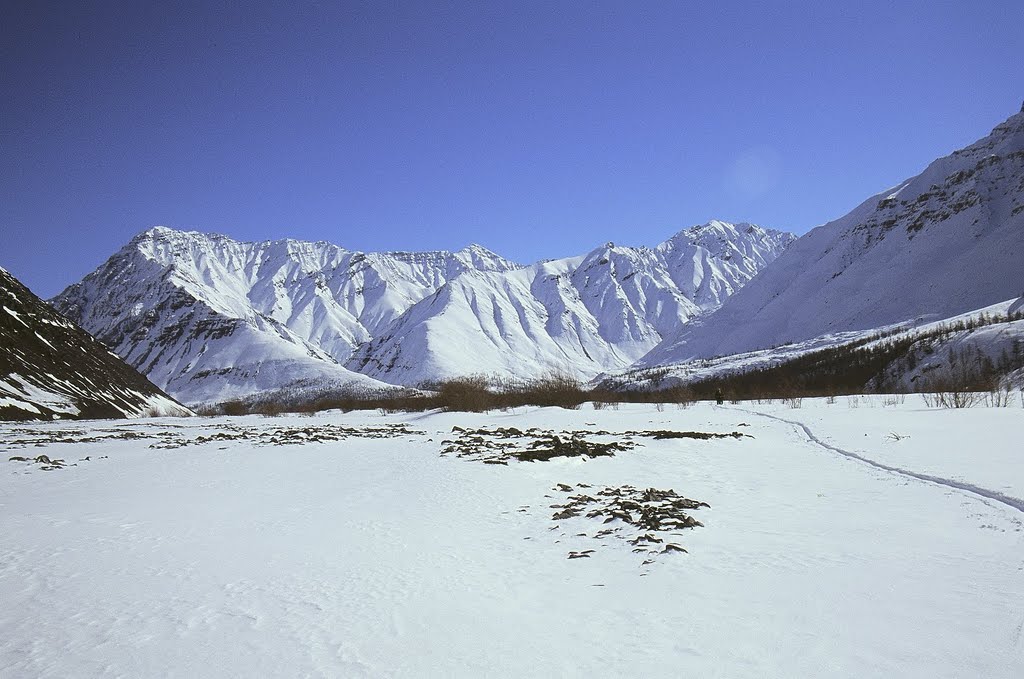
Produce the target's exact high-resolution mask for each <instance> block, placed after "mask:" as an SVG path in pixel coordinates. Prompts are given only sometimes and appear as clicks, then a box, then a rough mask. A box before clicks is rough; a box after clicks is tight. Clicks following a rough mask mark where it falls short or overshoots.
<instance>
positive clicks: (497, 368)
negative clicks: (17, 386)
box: [53, 222, 793, 403]
mask: <svg viewBox="0 0 1024 679" xmlns="http://www.w3.org/2000/svg"><path fill="white" fill-rule="evenodd" d="M792 240H793V236H792V235H791V234H785V233H781V232H778V231H772V230H766V229H761V228H760V227H756V226H753V225H749V224H741V225H732V224H726V223H724V222H711V223H709V224H706V225H703V226H700V227H694V228H692V229H687V230H685V231H682V232H680V233H679V234H677V235H676V236H675V237H673V238H672V239H670V240H669V241H667V242H666V243H663V244H662V245H660V246H658V247H657V248H654V249H649V248H623V247H615V246H612V245H610V244H609V245H608V246H605V247H603V248H598V249H597V250H595V251H593V252H591V253H590V254H588V255H586V256H583V257H576V258H571V259H565V260H557V261H553V262H544V263H540V264H537V265H534V266H532V267H522V266H520V265H518V264H515V263H513V262H510V261H508V260H505V259H503V258H502V257H499V256H498V255H496V254H494V253H492V252H490V251H488V250H486V249H484V248H482V247H480V246H476V245H474V246H470V247H468V248H466V249H464V250H460V251H458V252H454V253H452V252H427V253H361V252H353V251H349V250H345V249H343V248H340V247H337V246H335V245H331V244H329V243H324V242H317V243H308V242H300V241H293V240H283V241H270V242H260V243H243V242H238V241H235V240H232V239H230V238H227V237H225V236H219V235H212V234H201V233H195V232H182V231H176V230H173V229H168V228H164V227H155V228H153V229H150V230H148V231H146V232H144V233H142V234H140V235H139V236H137V237H136V238H134V239H133V240H132V241H131V242H130V243H128V244H127V245H126V246H125V247H124V248H122V249H121V250H120V251H119V252H118V253H116V254H115V255H114V256H113V257H111V258H110V259H109V260H108V261H107V262H106V263H104V264H103V265H102V266H100V268H98V269H97V270H96V271H94V272H93V273H91V274H89V275H88V276H86V277H85V279H83V280H82V282H80V283H78V284H75V285H73V286H71V287H69V288H68V289H67V290H65V291H64V292H62V293H61V294H60V295H59V296H58V297H57V298H56V299H54V300H53V303H54V305H55V306H56V307H57V308H58V309H59V310H60V311H61V312H62V313H64V314H66V315H68V316H69V317H71V318H73V319H75V320H76V321H78V322H79V323H81V324H82V325H83V327H85V328H87V329H88V330H89V331H90V332H92V333H93V334H94V335H95V336H96V337H98V338H99V339H100V340H102V341H103V342H104V343H106V344H107V345H108V346H110V347H111V348H112V349H113V350H114V351H116V352H117V353H118V354H119V355H121V356H122V357H124V359H125V360H126V361H128V362H129V363H130V364H132V365H134V366H136V367H137V368H138V369H139V370H140V371H142V372H143V373H145V374H146V375H148V376H149V377H150V379H152V380H153V381H154V382H155V383H156V384H157V385H159V386H161V387H162V388H164V389H166V390H167V391H168V392H169V393H172V394H174V395H176V396H177V397H178V398H180V399H182V400H184V401H186V402H191V403H197V402H208V401H217V400H224V399H227V398H231V397H235V396H243V395H248V394H252V393H255V392H259V391H265V390H269V389H277V388H281V387H286V386H287V385H289V384H295V383H302V382H308V381H310V380H317V381H320V382H324V381H327V382H330V383H332V384H334V385H339V384H342V385H344V384H348V385H350V386H351V387H352V388H353V389H378V388H382V387H385V386H386V385H385V384H383V382H388V383H399V384H414V383H417V382H419V381H422V380H432V379H442V378H445V377H451V376H455V375H463V374H468V373H472V372H485V373H488V374H491V373H497V374H506V375H514V376H516V377H529V376H534V375H537V374H541V373H543V372H547V371H550V370H552V369H560V370H566V371H568V372H572V373H574V374H578V375H581V376H587V375H594V374H596V373H598V372H600V371H602V370H606V369H612V368H616V367H621V366H623V365H626V364H628V363H630V362H632V361H633V360H635V359H636V358H638V357H639V356H641V355H642V354H644V353H645V352H646V351H648V350H649V349H650V348H651V347H653V346H654V345H655V344H656V343H657V342H658V341H659V340H660V339H661V337H662V335H664V334H665V333H667V332H670V331H671V330H673V329H675V328H676V327H677V326H678V325H679V324H680V323H683V322H685V321H687V320H688V319H690V318H692V317H693V316H695V315H698V314H700V313H702V312H703V311H705V310H707V309H712V308H714V307H716V306H717V305H718V304H720V303H721V301H722V300H723V299H724V298H725V297H727V296H728V295H730V294H731V293H732V292H733V291H735V290H736V289H738V288H740V287H741V286H742V285H743V284H744V283H746V281H748V280H749V279H750V278H751V277H752V276H753V275H754V274H755V273H757V271H759V270H760V269H761V268H762V267H763V266H764V265H765V264H766V263H767V262H770V261H772V260H773V259H774V258H775V257H776V256H778V254H779V252H781V251H782V249H784V248H785V247H786V245H788V244H789V243H790V242H791V241H792ZM357 349H358V351H357ZM346 365H347V368H346V367H345V366H346ZM353 369H355V370H358V371H359V372H365V373H366V374H367V375H370V377H367V376H365V375H362V374H357V373H356V372H354V371H353ZM372 378H377V379H376V380H375V379H372ZM377 380H382V381H383V382H379V381H377Z"/></svg>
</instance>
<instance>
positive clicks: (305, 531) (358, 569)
mask: <svg viewBox="0 0 1024 679" xmlns="http://www.w3.org/2000/svg"><path fill="white" fill-rule="evenodd" d="M775 418H782V419H775ZM783 420H786V421H783ZM397 424H404V425H406V426H405V427H394V426H392V425H397ZM1022 425H1024V409H1022V408H1021V407H1020V404H1019V403H1018V404H1016V407H1014V408H1005V409H989V408H973V409H968V410H957V411H953V410H936V409H927V408H925V407H924V406H923V404H922V403H921V402H920V401H918V400H917V399H916V398H915V397H908V398H907V399H906V402H905V403H902V404H897V405H890V406H885V405H884V399H883V398H882V397H874V398H864V397H862V398H852V399H847V398H845V397H842V398H839V399H837V400H836V402H835V403H833V404H828V403H826V402H825V401H824V400H810V399H807V400H804V401H803V403H802V407H801V408H796V409H793V408H789V407H786V405H785V404H782V403H778V402H777V403H775V404H773V405H757V404H750V403H743V404H739V405H726V406H723V407H716V406H713V405H709V404H700V405H696V406H693V407H691V408H688V409H676V408H675V407H674V406H666V407H665V409H664V410H663V411H661V412H659V411H658V410H657V409H656V408H655V407H653V406H636V405H629V406H627V405H623V406H622V407H621V408H620V409H618V410H613V409H605V410H601V411H595V410H593V409H592V408H591V406H590V405H585V406H583V408H581V409H580V410H578V411H566V410H560V409H519V410H517V411H515V412H507V413H502V412H498V413H489V414H460V413H432V414H426V415H423V414H408V415H406V414H397V415H381V414H377V413H349V414H340V413H328V414H322V415H320V416H316V417H279V418H262V417H246V418H236V419H230V418H218V419H200V418H195V419H190V420H186V419H160V420H140V421H134V422H130V423H112V422H87V423H52V424H44V425H18V424H3V425H0V452H2V453H3V459H2V461H0V465H3V466H2V467H0V471H2V473H0V601H2V606H0V676H4V677H37V676H38V677H120V676H125V677H162V676H174V677H256V676H267V677H269V676H274V677H302V676H313V677H320V676H322V677H363V676H366V677H453V676H464V677H487V676H511V677H553V676H588V677H595V676H608V677H626V676H630V677H653V676H683V675H692V676H705V677H810V676H833V677H865V676H902V677H929V678H930V677H1007V678H1010V677H1020V676H1024V532H1022V531H1024V501H1022V499H1024V445H1022V444H1021V439H1020V437H1021V432H1022V431H1024V426H1022ZM453 427H462V428H466V429H469V430H475V429H477V428H488V429H494V428H497V427H505V428H516V429H519V430H524V431H525V430H526V429H528V428H530V427H538V428H540V429H545V430H553V431H555V432H565V431H596V430H604V431H606V432H609V434H602V435H591V436H587V437H584V438H585V440H588V441H590V442H596V443H611V442H623V441H624V442H627V443H632V444H634V447H632V448H631V449H628V450H620V451H617V452H615V454H614V456H611V457H594V458H591V459H584V458H581V457H572V458H555V459H553V460H550V461H544V462H519V461H517V460H515V459H505V460H504V461H505V462H507V464H486V463H484V461H483V459H486V458H487V456H486V455H476V456H467V457H458V456H457V455H456V454H455V453H449V454H446V455H442V454H441V450H442V449H443V448H445V447H446V446H448V445H450V444H445V443H443V441H445V440H459V439H460V438H464V439H466V440H469V439H472V438H473V437H475V436H477V435H475V434H473V433H472V431H470V432H468V433H459V432H455V433H453V431H452V430H453ZM657 430H673V431H695V432H708V433H712V432H713V433H733V432H736V433H738V434H742V436H739V437H732V436H730V437H727V438H715V439H709V440H702V439H693V438H669V439H659V438H654V437H652V436H650V435H647V434H645V433H644V432H650V431H657ZM626 432H635V433H634V434H632V435H630V436H625V435H624V434H625V433H626ZM218 434H219V436H218ZM510 436H511V438H501V437H497V436H495V437H487V436H483V437H481V438H482V439H484V440H485V443H484V444H481V445H484V446H486V445H490V444H489V443H487V442H490V441H494V442H497V443H495V445H499V444H502V443H503V442H504V443H505V444H508V445H511V446H512V448H515V447H516V446H519V448H524V447H525V446H527V445H528V443H529V440H530V439H529V438H528V437H525V434H524V437H522V438H517V437H516V436H515V435H510ZM200 437H209V438H208V439H200ZM812 437H813V438H812ZM534 438H536V437H534ZM56 439H65V440H66V441H63V442H62V441H57V440H56ZM569 439H570V437H568V436H565V435H560V439H559V440H560V441H563V442H566V441H569ZM303 441H305V442H303ZM478 444H479V441H478ZM40 455H46V456H47V457H48V458H49V459H51V460H52V459H58V458H60V459H63V460H64V461H65V465H66V466H63V467H57V468H50V469H44V467H54V465H47V464H46V463H45V460H44V461H42V462H35V461H34V459H35V458H37V457H38V456H40ZM854 456H859V458H862V459H857V457H854ZM9 457H25V458H29V460H30V461H17V460H16V461H8V458H9ZM87 457H88V458H89V459H88V460H86V459H85V458H87ZM490 459H491V461H496V459H495V458H494V457H493V456H492V457H491V458H490ZM72 465H77V466H72ZM559 484H565V486H562V487H560V486H559ZM570 486H571V488H570V489H569V490H566V488H568V487H570ZM624 486H632V487H634V488H636V489H637V491H636V492H637V493H639V492H640V491H642V490H644V489H646V488H656V489H661V490H668V489H673V490H674V491H675V492H676V493H677V494H678V495H679V496H682V497H685V498H690V499H693V500H695V501H698V502H705V503H707V504H708V505H710V508H708V507H699V508H695V509H687V510H686V511H685V514H686V515H689V516H690V517H692V518H693V519H696V520H698V521H699V522H701V523H702V524H703V527H700V526H698V527H695V528H683V529H676V528H669V529H665V530H662V531H653V530H647V529H643V530H640V529H634V527H633V526H630V525H628V524H626V523H625V522H624V521H623V520H622V519H621V518H614V517H612V520H611V521H609V522H608V523H605V519H606V518H607V517H608V516H609V514H608V513H607V511H610V510H606V513H604V514H601V515H599V516H595V517H593V518H586V516H585V513H580V515H579V516H574V517H566V518H562V519H560V520H553V519H552V516H553V515H555V514H558V513H560V512H562V511H564V508H565V507H566V506H567V505H570V504H572V501H570V500H569V498H572V497H576V498H582V497H584V496H585V497H589V498H591V499H593V500H595V503H591V504H588V505H586V509H587V510H589V509H590V508H593V507H599V506H600V505H601V503H604V504H605V505H608V503H609V502H612V501H613V500H614V499H615V498H616V497H618V496H616V495H615V493H616V492H617V493H622V494H624V495H623V497H625V495H629V494H630V493H631V492H632V491H630V490H629V489H628V488H627V489H624V488H623V487H624ZM605 489H608V490H605ZM601 493H604V494H601ZM633 497H634V499H635V497H636V494H635V493H634V495H633ZM667 497H668V498H669V499H668V500H665V499H664V498H665V496H659V498H661V499H658V498H655V500H654V501H653V502H654V504H655V505H658V503H660V505H659V506H662V507H664V506H666V503H669V504H671V502H672V501H673V500H672V496H667ZM649 499H650V498H648V500H649ZM580 502H581V503H582V502H584V500H580ZM552 505H558V506H556V507H552ZM621 506H627V508H628V507H629V506H628V505H621ZM629 512H630V513H631V514H632V515H634V516H635V515H637V514H638V512H639V510H637V509H636V507H635V506H633V509H631V510H629ZM600 532H604V534H603V535H602V536H601V537H595V536H596V535H597V534H598V533H600ZM581 533H583V534H585V535H580V534H581ZM642 535H648V536H649V539H647V540H644V539H640V540H638V539H637V538H638V537H640V536H642ZM630 540H632V541H633V544H631V542H630ZM657 540H662V542H657ZM670 543H671V544H675V545H678V546H680V547H682V548H685V549H686V550H687V552H686V553H684V552H680V551H677V550H675V549H668V550H667V551H666V547H665V545H667V544H670ZM586 550H593V552H589V553H587V552H586ZM634 550H640V551H634ZM570 553H575V554H576V555H581V554H584V553H586V556H580V558H572V559H570V558H568V557H569V555H570ZM645 562H647V563H645Z"/></svg>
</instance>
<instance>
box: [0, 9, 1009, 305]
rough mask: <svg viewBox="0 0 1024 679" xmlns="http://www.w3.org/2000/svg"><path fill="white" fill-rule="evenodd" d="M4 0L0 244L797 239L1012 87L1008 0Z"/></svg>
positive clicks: (59, 279) (937, 149)
mask: <svg viewBox="0 0 1024 679" xmlns="http://www.w3.org/2000/svg"><path fill="white" fill-rule="evenodd" d="M897 4H898V6H894V5H893V3H889V2H866V3H857V4H856V5H855V6H833V5H832V3H808V4H803V3H799V2H796V3H786V4H785V5H784V6H776V5H774V4H767V5H762V4H761V3H753V2H751V3H715V4H713V5H709V4H707V3H702V4H693V3H682V2H678V3H677V2H652V3H642V4H638V5H636V6H634V5H633V4H630V3H620V2H596V3H586V4H584V5H580V4H579V3H568V2H554V3H552V2H543V3H541V2H516V3H508V4H505V3H478V2H465V3H460V2H444V3H434V2H409V3H401V4H398V5H396V4H393V3H386V4H385V3H377V2H366V3H362V2H337V3H309V2H301V3H262V2H251V3H235V4H232V5H225V6H215V3H196V4H195V5H190V6H182V5H178V4H177V3H115V2H82V3H71V4H68V3H19V4H18V6H10V7H6V8H5V11H4V20H3V22H2V25H0V40H2V46H3V49H2V50H0V83H2V85H0V94H2V97H0V101H2V103H0V111H2V113H3V115H2V116H0V139H2V144H3V153H2V154H0V176H2V180H0V243H2V248H0V265H3V266H4V267H7V268H8V269H10V270H11V272H12V273H14V274H15V275H16V276H18V277H19V278H20V279H21V280H22V281H24V282H25V283H26V284H27V285H29V287H30V288H32V290H33V291H34V292H36V293H38V294H40V295H42V296H44V297H45V296H50V295H52V294H55V293H56V292H58V291H59V290H61V289H62V288H64V286H65V285H67V284H69V283H71V282H73V281H75V280H77V279H79V278H81V277H82V276H83V275H84V274H85V273H87V272H88V271H90V270H92V269H93V268H95V267H96V266H97V265H98V264H99V263H100V262H102V261H103V260H104V259H105V258H106V257H107V256H108V255H109V253H110V252H112V251H114V250H116V249H117V248H118V247H119V246H120V245H122V244H123V243H124V242H126V241H127V240H128V239H129V238H130V237H131V236H132V235H133V234H135V233H137V232H139V231H142V230H143V229H145V228H147V227H149V226H152V225H155V224H165V225H168V226H172V227H177V228H191V229H199V230H203V231H216V232H222V233H227V234H229V235H231V236H233V237H235V238H239V239H244V240H255V239H267V238H284V237H292V238H303V239H308V240H327V241H330V242H333V243H337V244H339V245H341V246H343V247H347V248H352V249H359V250H369V251H375V250H395V249H403V250H426V249H441V248H443V249H452V250H455V249H458V248H461V247H463V246H464V245H466V244H468V243H470V242H479V243H482V244H483V245H486V246H487V247H489V248H492V249H494V250H496V251H498V252H501V253H502V254H504V255H506V256H510V257H513V258H515V259H517V260H519V261H521V262H531V261H534V260H537V259H540V258H547V257H558V256H564V255H567V254H572V253H575V252H578V251H581V249H583V248H585V247H588V246H589V245H591V244H592V243H594V242H598V241H601V240H614V241H624V242H628V243H629V244H654V243H656V242H658V241H659V240H661V239H662V238H663V237H664V234H666V233H671V232H673V231H675V230H678V229H679V228H682V227H684V226H688V225H691V224H697V223H701V222H704V221H707V220H708V219H711V218H722V219H729V220H734V221H740V220H747V221H753V222H757V223H760V224H764V225H766V226H772V227H776V228H780V229H787V230H792V231H795V232H797V233H802V232H804V231H806V230H807V229H809V228H811V227H813V226H816V225H818V224H820V223H823V222H825V221H828V220H830V219H834V218H836V217H839V216H840V215H842V214H844V213H845V212H847V211H848V210H849V209H850V208H852V207H853V206H854V205H855V204H857V203H858V202H859V201H860V200H861V199H862V198H863V197H864V196H865V195H871V194H873V193H876V192H878V191H880V190H882V189H884V188H885V187H887V186H891V185H894V184H896V183H897V182H899V181H901V180H902V179H905V178H907V177H910V176H912V175H915V174H917V173H918V172H920V171H921V170H922V169H923V167H924V166H925V165H926V164H927V163H928V161H930V160H931V159H932V158H935V157H936V156H939V155H942V154H945V153H948V152H949V151H951V150H952V149H954V148H958V147H960V146H963V145H965V144H966V143H969V142H970V141H972V140H973V139H974V138H975V137H976V136H977V134H978V132H979V130H987V129H990V128H991V127H992V126H993V125H994V124H996V123H998V122H999V121H1001V120H1003V119H1004V118H1006V116H1008V115H1009V114H1011V113H1013V112H1014V111H1016V110H1017V109H1018V107H1019V106H1020V100H1021V97H1022V96H1024V70H1022V69H1021V68H1020V55H1021V54H1022V53H1024V37H1022V36H1024V34H1022V32H1021V30H1020V27H1021V25H1024V5H1021V4H1020V3H1015V2H974V3H969V4H966V3H957V4H956V5H955V6H946V4H944V3H939V4H936V3H932V2H913V3H897Z"/></svg>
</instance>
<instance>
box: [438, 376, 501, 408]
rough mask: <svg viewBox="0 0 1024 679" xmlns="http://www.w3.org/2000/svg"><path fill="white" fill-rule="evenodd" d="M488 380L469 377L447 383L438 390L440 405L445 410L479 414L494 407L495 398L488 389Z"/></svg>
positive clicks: (480, 377) (442, 384)
mask: <svg viewBox="0 0 1024 679" xmlns="http://www.w3.org/2000/svg"><path fill="white" fill-rule="evenodd" d="M487 386H488V385H487V378H485V377H483V376H482V375H468V376H466V377H459V378H456V379H453V380H448V381H447V382H442V383H441V384H440V385H438V388H437V402H438V405H439V406H440V407H442V408H444V409H445V410H456V411H462V412H472V413H479V412H483V411H484V410H489V409H490V408H492V407H494V405H495V404H494V396H493V394H491V392H490V390H489V389H488V388H487Z"/></svg>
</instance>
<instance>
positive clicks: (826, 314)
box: [640, 113, 1024, 366]
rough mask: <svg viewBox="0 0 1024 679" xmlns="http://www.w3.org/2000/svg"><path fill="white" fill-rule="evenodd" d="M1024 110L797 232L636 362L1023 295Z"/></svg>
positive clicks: (950, 311) (931, 315)
mask: <svg viewBox="0 0 1024 679" xmlns="http://www.w3.org/2000/svg"><path fill="white" fill-rule="evenodd" d="M1022 263H1024V113H1018V114H1016V115H1014V116H1011V117H1010V118H1009V119H1007V120H1006V121H1005V122H1004V123H1002V124H1000V125H999V126H997V127H996V128H995V129H994V130H993V131H992V133H991V134H990V135H989V136H987V137H985V138H984V139H981V140H980V141H978V142H976V143H974V144H971V145H970V146H968V147H966V148H964V149H961V150H959V151H955V152H954V153H952V154H950V155H948V156H946V157H944V158H940V159H938V160H936V161H934V162H933V163H931V164H930V165H929V166H928V168H927V169H925V171H924V172H922V173H921V174H920V175H918V176H916V177H914V178H912V179H909V180H907V181H905V182H903V183H902V184H900V185H899V186H897V187H895V188H892V189H889V190H887V191H883V192H882V193H880V194H878V195H876V196H872V197H871V198H869V199H868V200H866V201H864V203H862V204H861V205H860V206H859V207H857V208H856V209H855V210H853V211H852V212H850V213H849V214H848V215H846V216H845V217H842V218H841V219H837V220H836V221H833V222H830V223H828V224H825V225H823V226H820V227H818V228H816V229H814V230H812V231H810V232H809V233H807V234H806V235H805V236H803V237H801V238H800V239H799V240H797V241H796V242H795V243H794V244H793V245H792V246H791V247H790V248H788V249H787V250H786V252H785V253H783V254H782V256H780V257H779V258H778V259H777V260H776V261H775V262H774V263H773V264H772V265H771V266H769V267H768V268H766V269H765V271H764V272H763V273H762V274H761V275H760V276H758V279H757V282H756V284H755V285H750V286H747V287H746V288H744V289H743V290H741V291H739V292H738V293H737V294H736V295H735V296H733V297H730V298H729V300H728V301H727V302H725V303H724V304H723V305H722V307H721V309H719V311H717V312H716V313H715V314H713V315H710V316H707V317H705V318H704V319H702V320H701V321H700V322H696V323H693V324H691V325H688V326H686V327H683V328H681V329H680V330H679V331H678V332H677V333H675V334H674V335H673V336H671V337H669V338H668V339H666V340H665V341H664V342H663V343H662V344H661V345H660V346H658V347H657V348H656V349H655V350H654V351H652V352H651V353H650V354H649V355H647V356H646V357H644V358H643V360H642V361H641V362H640V366H657V365H666V364H673V363H679V362H682V361H685V360H688V359H692V358H702V357H705V358H706V357H711V356H716V355H720V356H721V355H728V354H734V353H739V352H744V351H750V350H754V349H760V348H766V347H771V346H775V345H779V344H784V343H789V342H797V341H801V340H806V339H809V338H812V337H817V336H820V335H825V334H829V333H836V332H846V331H851V330H864V329H868V328H876V327H880V326H884V325H889V324H892V323H897V322H903V321H907V320H911V321H913V320H917V319H920V320H935V319H939V318H947V317H950V316H954V315H956V314H959V313H963V312H965V311H969V310H971V309H979V308H982V307H985V306H988V305H990V304H994V303H996V302H999V301H1001V300H1005V299H1009V298H1013V297H1017V296H1019V295H1020V294H1021V293H1022V292H1024V287H1022V286H1024V282H1022V281H1021V275H1020V274H1021V270H1022V269H1021V267H1022Z"/></svg>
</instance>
